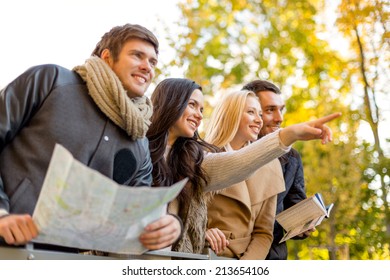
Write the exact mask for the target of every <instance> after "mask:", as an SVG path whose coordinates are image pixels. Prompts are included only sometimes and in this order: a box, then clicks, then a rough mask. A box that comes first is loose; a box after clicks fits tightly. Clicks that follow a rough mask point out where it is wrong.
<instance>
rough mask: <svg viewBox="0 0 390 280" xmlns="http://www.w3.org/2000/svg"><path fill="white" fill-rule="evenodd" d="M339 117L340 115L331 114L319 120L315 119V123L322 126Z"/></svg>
mask: <svg viewBox="0 0 390 280" xmlns="http://www.w3.org/2000/svg"><path fill="white" fill-rule="evenodd" d="M340 116H341V113H333V114H330V115H327V116H325V117H322V118H319V119H317V121H318V122H320V123H322V124H324V123H327V122H330V121H331V120H334V119H337V118H338V117H340Z"/></svg>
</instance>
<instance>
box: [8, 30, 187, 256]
mask: <svg viewBox="0 0 390 280" xmlns="http://www.w3.org/2000/svg"><path fill="white" fill-rule="evenodd" d="M158 46H159V44H158V40H157V38H156V37H155V36H154V35H153V33H151V32H150V31H149V30H148V29H146V28H144V27H142V26H139V25H131V24H126V25H123V26H117V27H114V28H112V29H111V30H110V31H109V32H107V33H106V34H104V36H103V37H102V39H101V40H100V42H99V43H98V44H97V45H96V48H95V50H94V51H93V53H92V56H91V57H90V58H89V59H87V60H86V62H85V64H83V65H80V66H77V67H75V68H74V69H73V70H72V71H71V70H68V69H65V68H63V67H60V66H57V65H41V66H36V67H32V68H30V69H28V70H27V71H26V72H25V73H23V74H22V75H21V76H19V77H18V78H16V79H15V80H14V81H13V82H11V83H10V84H9V85H8V86H6V87H5V88H4V89H3V90H1V92H0V237H1V238H3V239H4V241H5V242H6V243H7V244H10V245H21V244H25V243H27V242H29V241H30V240H32V239H33V238H34V237H36V236H37V234H38V230H37V227H36V225H35V223H34V221H33V220H32V218H31V215H32V213H33V211H34V208H35V205H36V203H37V199H38V196H39V193H40V191H41V187H42V183H43V180H44V177H45V174H46V170H47V168H48V165H49V161H50V158H51V155H52V152H53V149H54V146H55V144H56V143H59V144H61V145H63V146H64V147H65V148H67V149H68V150H69V151H70V152H71V153H72V154H73V156H74V157H75V158H76V159H77V160H79V161H81V162H82V163H84V164H85V165H87V166H89V167H90V168H92V169H95V170H97V171H99V172H100V173H102V174H104V175H106V176H107V177H109V178H111V179H113V180H115V181H116V182H117V183H120V184H122V185H128V186H150V185H151V183H152V174H151V171H152V164H151V159H150V153H149V146H148V140H147V138H146V137H145V134H146V131H147V129H148V127H149V124H150V121H149V118H150V117H151V114H152V107H151V103H150V101H149V99H148V98H147V97H145V96H144V94H145V92H146V90H147V88H148V87H149V85H150V83H151V81H152V79H153V78H154V75H155V66H156V64H157V59H158ZM180 232H181V223H180V221H179V220H178V219H177V218H176V217H174V216H172V215H164V216H163V217H162V218H160V219H159V220H157V221H156V222H154V223H151V224H149V225H147V226H146V228H145V231H144V233H143V234H142V235H141V236H140V241H141V243H142V244H143V245H144V246H145V247H146V248H148V249H151V250H154V249H161V248H164V247H167V246H169V245H171V244H172V243H173V242H175V241H176V240H177V238H178V237H179V235H180Z"/></svg>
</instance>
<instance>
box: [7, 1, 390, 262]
mask: <svg viewBox="0 0 390 280" xmlns="http://www.w3.org/2000/svg"><path fill="white" fill-rule="evenodd" d="M10 2H12V3H9V4H5V6H4V7H2V14H3V16H2V18H1V19H0V40H1V44H0V53H1V54H2V56H3V58H2V63H1V64H0V88H2V87H4V86H5V85H6V84H7V83H9V82H10V81H11V80H12V79H13V78H15V77H16V76H17V75H19V74H21V73H22V72H23V71H24V70H26V69H27V68H28V67H30V66H32V65H35V64H43V63H57V64H61V65H63V66H65V67H68V68H72V67H73V66H76V65H79V64H82V63H83V62H84V60H85V59H86V58H87V57H88V56H89V55H90V53H91V51H92V50H93V48H94V46H95V44H96V43H97V42H98V41H99V39H100V37H101V36H102V35H103V33H104V32H106V31H108V30H109V29H110V28H111V27H113V26H114V25H122V24H124V23H127V22H129V23H139V24H142V25H144V26H146V27H148V28H149V29H151V30H152V31H154V32H155V34H156V35H157V36H158V38H159V40H160V42H161V52H160V62H159V65H158V68H159V69H158V76H157V78H156V80H155V83H154V84H153V85H152V87H151V88H150V90H149V92H148V94H150V93H151V92H152V90H153V88H154V86H155V85H156V84H157V83H158V82H159V81H161V80H163V79H164V78H166V77H187V78H190V79H193V80H195V81H197V82H198V83H200V84H201V85H202V87H203V91H204V93H205V95H206V108H205V109H206V110H205V121H204V125H205V126H206V125H207V118H208V116H209V115H210V112H211V111H212V108H213V104H215V100H216V99H217V98H218V97H219V96H221V95H222V94H224V93H225V92H229V91H232V90H236V89H239V88H241V86H242V85H243V84H244V83H247V82H249V81H251V80H253V79H258V78H260V79H266V80H270V81H272V82H274V83H275V84H277V85H278V86H279V87H280V88H281V90H282V92H283V97H284V98H285V100H286V105H287V110H286V113H285V123H284V124H285V125H289V124H292V123H296V122H300V121H305V120H308V119H310V118H312V117H320V116H323V115H326V114H329V113H332V112H336V111H337V112H342V113H343V115H342V117H341V118H339V119H338V120H336V121H333V122H332V123H331V124H330V126H331V127H332V129H333V131H334V141H333V143H332V144H330V145H321V144H320V143H319V142H308V143H298V144H295V145H294V148H296V149H297V150H298V151H300V153H301V155H302V159H303V163H304V173H305V180H306V188H307V194H308V195H312V194H314V193H316V192H320V193H321V194H322V195H323V197H324V200H325V202H326V203H331V202H332V203H334V204H335V206H334V208H333V210H332V213H331V216H330V218H329V219H327V220H326V221H324V222H323V223H322V224H321V225H320V226H319V227H318V228H317V231H316V232H314V233H313V234H312V237H311V238H308V239H306V240H303V241H288V247H289V251H290V252H289V258H290V259H316V260H319V259H357V260H363V259H370V260H374V259H387V260H389V259H390V246H389V244H390V193H389V192H390V186H389V184H390V170H389V169H390V90H389V88H390V67H389V66H390V64H389V62H390V1H389V0H306V1H305V0H276V1H275V0H263V1H261V0H230V1H228V0H218V1H217V0H174V1H173V0H172V1H170V0H168V1H159V0H156V1H155V0H144V1H141V2H142V3H139V1H132V0H127V1H126V0H111V1H104V0H96V1H87V0H85V1H82V0H80V1H75V0H69V1H65V0H57V1H49V0H36V1H31V0H15V1H10Z"/></svg>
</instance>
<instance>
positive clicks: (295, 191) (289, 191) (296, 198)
mask: <svg viewBox="0 0 390 280" xmlns="http://www.w3.org/2000/svg"><path fill="white" fill-rule="evenodd" d="M244 89H246V90H251V91H253V92H254V93H256V95H257V96H258V97H259V100H260V103H261V109H262V114H263V115H262V119H263V127H262V129H261V131H260V135H259V136H260V137H262V136H264V135H266V134H269V133H271V132H274V131H276V130H278V129H280V125H281V124H282V122H283V110H284V108H285V104H284V102H283V100H282V98H281V92H280V89H279V88H278V87H277V86H276V85H274V84H273V83H270V82H268V81H264V80H255V81H253V82H250V83H248V84H246V85H245V86H244ZM279 161H280V163H281V165H282V170H283V175H284V181H285V186H286V190H285V191H284V192H282V193H279V194H278V198H277V205H276V214H278V213H280V212H282V211H283V210H285V209H287V208H289V207H291V206H293V205H295V204H296V203H298V202H300V201H301V200H304V199H305V198H306V193H305V181H304V177H303V166H302V160H301V157H300V155H299V153H298V152H297V151H296V150H294V149H291V150H290V151H289V152H288V153H287V154H285V155H283V156H282V157H280V158H279ZM310 233H311V231H307V232H305V233H302V234H300V235H299V236H297V237H295V238H294V239H304V238H306V237H308V236H309V235H310ZM283 235H284V230H283V227H282V226H281V225H280V224H279V223H278V222H277V221H275V225H274V240H273V242H272V245H271V248H270V251H269V253H268V256H267V258H266V259H268V260H286V259H287V253H288V251H287V244H286V242H282V243H279V242H280V240H281V239H282V238H283Z"/></svg>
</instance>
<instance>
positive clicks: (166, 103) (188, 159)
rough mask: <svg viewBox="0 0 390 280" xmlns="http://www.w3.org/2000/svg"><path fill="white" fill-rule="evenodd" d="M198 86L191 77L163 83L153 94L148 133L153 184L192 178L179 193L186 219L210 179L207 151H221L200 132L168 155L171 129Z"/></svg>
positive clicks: (181, 141)
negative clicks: (205, 153) (205, 139)
mask: <svg viewBox="0 0 390 280" xmlns="http://www.w3.org/2000/svg"><path fill="white" fill-rule="evenodd" d="M196 89H198V90H202V88H201V87H200V85H198V84H197V83H195V82H194V81H192V80H189V79H182V78H170V79H165V80H163V81H162V82H161V83H159V84H158V85H157V87H156V89H155V90H154V92H153V94H152V97H151V100H152V103H153V116H152V124H151V125H150V127H149V130H148V132H147V134H146V136H147V137H148V139H149V148H150V153H151V158H152V162H153V185H154V186H170V185H172V184H173V183H175V182H176V181H178V180H181V179H183V178H186V177H188V179H189V182H190V184H187V186H186V187H185V188H184V189H183V191H182V192H181V193H180V194H179V196H178V201H179V205H180V212H182V213H180V212H179V216H180V217H181V218H182V219H186V211H187V210H186V209H188V205H189V203H190V202H191V200H192V199H196V200H200V199H202V198H201V196H202V195H203V190H202V189H201V188H202V185H203V184H207V182H208V178H207V174H206V173H205V171H204V170H203V169H202V167H201V164H202V162H203V159H204V152H205V151H210V152H216V151H219V149H218V148H216V147H215V146H213V145H211V144H208V143H206V142H205V141H204V140H202V139H201V138H200V136H199V134H198V132H197V131H196V132H195V134H194V136H193V137H191V138H189V137H179V138H178V139H177V140H176V141H175V143H174V144H173V146H172V147H171V150H170V151H169V153H168V155H167V156H166V157H165V152H166V148H167V143H168V131H169V129H170V128H171V127H172V126H173V125H174V124H175V123H176V121H177V120H178V119H179V118H180V116H181V115H182V114H183V112H184V110H185V109H186V107H187V104H188V101H189V99H190V97H191V95H192V93H193V92H194V90H196Z"/></svg>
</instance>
